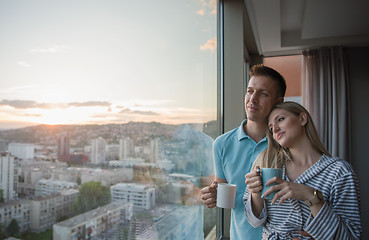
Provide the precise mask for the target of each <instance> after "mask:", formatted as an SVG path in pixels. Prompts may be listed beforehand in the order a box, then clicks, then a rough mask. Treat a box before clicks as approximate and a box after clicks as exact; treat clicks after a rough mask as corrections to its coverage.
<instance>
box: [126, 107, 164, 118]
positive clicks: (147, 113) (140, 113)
mask: <svg viewBox="0 0 369 240" xmlns="http://www.w3.org/2000/svg"><path fill="white" fill-rule="evenodd" d="M119 113H121V114H137V115H146V116H147V115H148V116H158V115H159V114H158V113H156V112H153V111H140V110H131V109H129V108H125V109H123V110H121V111H120V112H119Z"/></svg>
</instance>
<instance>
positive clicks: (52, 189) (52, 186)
mask: <svg viewBox="0 0 369 240" xmlns="http://www.w3.org/2000/svg"><path fill="white" fill-rule="evenodd" d="M77 187H78V185H77V183H74V182H67V181H58V180H53V179H41V180H39V181H38V182H37V183H36V186H35V195H36V197H37V196H47V195H51V194H54V193H58V192H61V191H63V190H67V189H72V188H77Z"/></svg>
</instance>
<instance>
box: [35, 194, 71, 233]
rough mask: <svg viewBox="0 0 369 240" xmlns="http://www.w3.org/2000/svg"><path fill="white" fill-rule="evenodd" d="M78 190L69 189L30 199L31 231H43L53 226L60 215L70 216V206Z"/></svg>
mask: <svg viewBox="0 0 369 240" xmlns="http://www.w3.org/2000/svg"><path fill="white" fill-rule="evenodd" d="M77 195H78V190H75V189H69V190H67V191H63V192H61V193H57V194H53V195H49V196H40V197H37V198H34V199H31V200H29V201H30V207H31V224H30V230H31V231H33V232H38V233H39V232H43V231H45V230H47V229H49V228H51V227H52V226H53V224H55V223H56V222H57V221H58V220H59V219H60V218H61V217H70V216H71V215H72V214H73V213H72V209H71V206H72V204H73V202H74V201H75V199H76V198H77Z"/></svg>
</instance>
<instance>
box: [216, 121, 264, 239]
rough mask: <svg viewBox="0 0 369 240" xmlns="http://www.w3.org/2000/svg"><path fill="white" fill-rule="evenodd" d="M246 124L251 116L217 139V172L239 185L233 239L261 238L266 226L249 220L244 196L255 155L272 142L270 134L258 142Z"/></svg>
mask: <svg viewBox="0 0 369 240" xmlns="http://www.w3.org/2000/svg"><path fill="white" fill-rule="evenodd" d="M245 124H247V120H244V121H243V122H242V124H241V126H239V127H238V128H235V129H233V130H231V131H229V132H227V133H224V134H223V135H221V136H219V137H218V138H217V139H215V141H214V143H213V154H214V166H215V174H216V176H217V177H218V178H224V179H226V180H227V182H228V183H231V184H236V185H237V187H236V202H235V207H234V208H233V209H232V210H231V228H230V238H231V239H232V240H236V239H243V240H255V239H261V233H262V228H256V229H255V228H254V227H253V226H251V225H250V224H249V222H248V221H247V219H246V217H245V208H244V205H243V201H242V197H243V194H244V193H245V189H246V184H245V175H246V173H248V172H250V170H251V166H252V164H253V163H254V160H255V158H256V157H257V156H258V155H259V153H260V152H261V151H263V150H264V149H265V148H266V147H267V146H268V142H267V139H266V137H265V138H263V139H262V140H261V141H260V142H259V143H256V142H255V141H254V140H253V139H251V138H250V137H249V136H247V135H246V134H245V132H244V130H243V126H244V125H245Z"/></svg>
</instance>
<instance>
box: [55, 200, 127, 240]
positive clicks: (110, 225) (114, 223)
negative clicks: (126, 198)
mask: <svg viewBox="0 0 369 240" xmlns="http://www.w3.org/2000/svg"><path fill="white" fill-rule="evenodd" d="M131 217H132V204H129V203H127V204H121V203H119V202H112V203H110V204H107V205H105V206H103V207H99V208H96V209H94V210H91V211H89V212H86V213H84V214H80V215H78V216H75V217H73V218H70V219H68V220H65V221H63V222H60V223H57V224H55V225H54V226H53V239H54V240H70V239H81V240H83V239H91V240H93V239H101V237H100V236H101V235H102V234H104V233H108V232H109V231H111V230H112V229H114V228H117V227H118V226H119V225H120V224H124V222H126V221H128V220H130V219H131Z"/></svg>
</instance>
